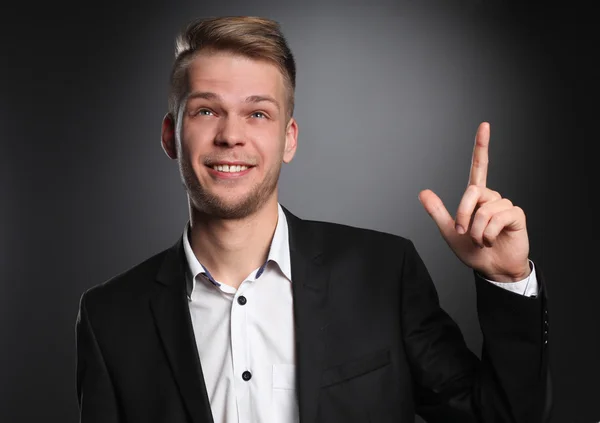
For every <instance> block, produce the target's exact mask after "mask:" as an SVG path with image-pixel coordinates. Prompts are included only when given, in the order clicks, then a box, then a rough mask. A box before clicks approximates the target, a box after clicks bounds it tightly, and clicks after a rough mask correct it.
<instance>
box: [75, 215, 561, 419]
mask: <svg viewBox="0 0 600 423" xmlns="http://www.w3.org/2000/svg"><path fill="white" fill-rule="evenodd" d="M284 210H285V209H284ZM285 213H286V216H287V220H288V226H289V241H290V255H291V268H292V289H293V297H294V318H295V338H296V356H297V363H296V365H297V383H298V387H297V392H298V401H299V411H300V421H301V422H302V423H317V422H322V423H337V422H339V423H353V422H357V423H358V422H362V423H367V422H372V423H387V422H389V423H392V422H395V423H396V422H412V421H413V420H414V415H415V413H418V414H420V415H422V416H423V417H424V418H425V419H426V420H427V421H428V422H443V423H449V422H461V423H463V422H523V423H535V422H540V421H543V420H544V416H546V415H547V414H548V409H549V408H548V407H549V404H550V388H549V386H550V384H549V377H548V373H549V372H548V343H547V341H548V337H547V332H548V318H547V306H546V303H547V301H546V295H545V287H544V279H543V276H542V273H541V270H540V269H539V267H538V268H536V273H537V277H538V281H539V283H540V288H541V293H540V295H539V296H538V297H537V298H526V297H523V296H519V295H517V294H513V293H511V292H508V291H506V290H503V289H502V288H498V287H496V286H494V285H493V284H490V283H489V282H487V281H485V280H481V279H480V278H479V277H478V276H477V275H476V274H475V273H474V277H475V279H476V287H477V306H478V312H479V320H480V324H481V328H482V331H483V351H482V359H481V360H479V359H478V358H477V356H476V355H474V354H473V353H472V352H471V351H470V350H469V349H468V348H467V347H466V345H465V343H464V340H463V337H462V335H461V332H460V330H459V328H458V327H457V325H456V324H455V323H454V321H453V320H452V319H451V318H450V317H449V316H448V315H447V314H446V313H445V312H444V311H443V310H442V309H441V308H440V306H439V303H438V296H437V293H436V290H435V288H434V284H433V283H432V280H431V278H430V276H429V274H428V272H427V270H426V268H425V265H424V264H423V261H422V260H421V258H420V257H419V255H418V253H417V251H416V250H415V247H414V245H413V243H412V242H411V241H410V240H408V239H405V238H403V237H399V236H394V235H390V234H385V233H381V232H376V231H372V230H366V229H358V228H353V227H348V226H344V225H339V224H333V223H324V222H314V221H306V220H302V219H299V218H297V217H295V216H294V215H292V214H291V213H290V212H289V211H288V210H285ZM185 266H186V263H185V255H184V252H183V245H182V239H181V238H180V239H179V240H178V241H177V242H176V244H175V245H174V246H173V247H171V248H170V249H168V250H165V251H163V252H161V253H159V254H157V255H155V256H154V257H151V258H150V259H148V260H146V261H145V262H143V263H141V264H139V265H137V266H135V267H133V268H131V269H130V270H128V271H126V272H124V273H122V274H120V275H118V276H116V277H114V278H112V279H111V280H109V281H107V282H105V283H103V284H101V285H98V286H96V287H93V288H91V289H90V290H88V291H87V292H85V293H84V294H83V295H82V297H81V301H80V308H79V314H78V317H77V322H76V334H77V360H78V361H77V391H78V399H79V404H80V415H81V420H80V421H81V422H82V423H116V422H119V423H155V422H156V423H158V422H165V423H184V422H185V423H209V422H213V419H212V415H211V411H210V403H209V400H208V396H207V392H206V388H205V385H204V380H203V376H202V366H201V363H200V360H199V357H198V353H197V348H196V345H195V340H194V336H193V328H192V324H191V319H190V314H189V309H188V302H187V298H186V291H185ZM457 283H467V281H457ZM215 423H222V422H215ZM276 423H280V422H276ZM281 423H284V422H281Z"/></svg>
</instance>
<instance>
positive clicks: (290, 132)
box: [283, 117, 298, 163]
mask: <svg viewBox="0 0 600 423" xmlns="http://www.w3.org/2000/svg"><path fill="white" fill-rule="evenodd" d="M297 147H298V122H296V119H294V118H293V117H292V118H290V121H289V122H288V124H287V129H286V130H285V149H284V150H283V162H284V163H290V162H291V161H292V159H293V158H294V155H295V154H296V148H297Z"/></svg>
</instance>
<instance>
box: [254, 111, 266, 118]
mask: <svg viewBox="0 0 600 423" xmlns="http://www.w3.org/2000/svg"><path fill="white" fill-rule="evenodd" d="M250 116H253V117H257V118H259V119H264V118H266V117H267V115H265V114H264V113H263V112H254V113H252V114H251V115H250Z"/></svg>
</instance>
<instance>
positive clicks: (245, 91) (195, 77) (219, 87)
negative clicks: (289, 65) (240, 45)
mask: <svg viewBox="0 0 600 423" xmlns="http://www.w3.org/2000/svg"><path fill="white" fill-rule="evenodd" d="M187 81H188V91H189V92H198V91H211V92H215V93H217V94H219V95H220V96H222V97H225V98H227V97H230V99H231V100H236V99H238V97H239V98H242V97H243V98H246V97H248V96H251V95H271V96H273V97H276V98H281V99H282V98H283V97H284V95H285V92H284V91H285V83H284V78H283V75H282V74H281V72H280V70H279V68H278V67H277V66H275V65H274V64H272V63H271V62H268V61H266V60H256V59H252V58H249V57H246V56H242V55H239V54H234V53H228V52H211V53H200V54H198V55H197V56H196V57H195V58H194V59H193V61H192V62H191V63H190V64H189V65H188V69H187Z"/></svg>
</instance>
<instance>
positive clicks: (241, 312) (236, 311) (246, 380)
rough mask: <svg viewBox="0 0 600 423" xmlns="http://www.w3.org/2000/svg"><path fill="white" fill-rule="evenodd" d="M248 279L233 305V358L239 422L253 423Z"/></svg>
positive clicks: (239, 290) (234, 299) (237, 293)
mask: <svg viewBox="0 0 600 423" xmlns="http://www.w3.org/2000/svg"><path fill="white" fill-rule="evenodd" d="M247 282H248V281H244V282H243V283H242V284H241V285H240V287H239V289H238V290H237V292H236V294H235V296H234V298H233V302H232V305H231V358H232V361H233V372H234V381H235V382H234V384H235V394H236V401H237V409H238V419H239V420H238V421H239V423H253V422H254V418H253V416H252V404H251V395H250V391H251V390H252V388H253V385H254V383H253V374H252V372H253V370H254V369H251V368H250V366H251V360H250V349H249V339H248V310H249V308H248V306H247V305H246V302H247V297H246V295H247V292H248V287H249V286H248V283H247Z"/></svg>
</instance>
